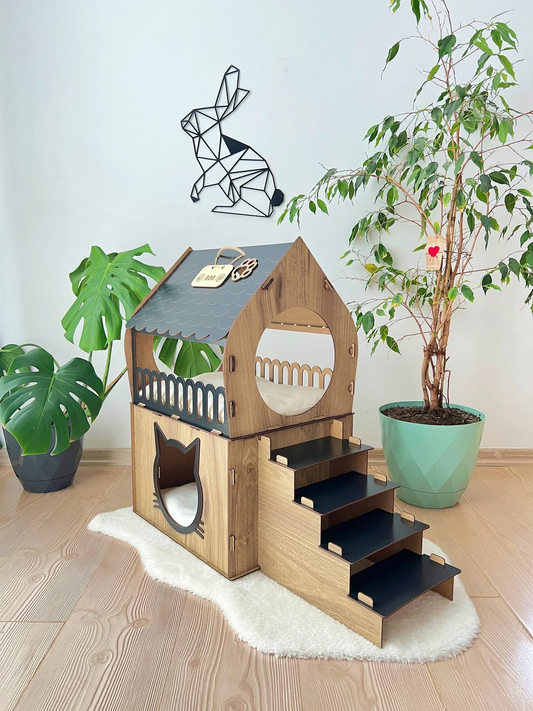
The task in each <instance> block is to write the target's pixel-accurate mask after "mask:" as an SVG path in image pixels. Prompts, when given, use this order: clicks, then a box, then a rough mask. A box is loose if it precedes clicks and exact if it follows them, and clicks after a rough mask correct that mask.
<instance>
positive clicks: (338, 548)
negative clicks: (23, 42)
mask: <svg viewBox="0 0 533 711" xmlns="http://www.w3.org/2000/svg"><path fill="white" fill-rule="evenodd" d="M328 551H331V552H332V553H335V554H336V555H340V556H342V546H338V545H337V544H336V543H332V542H331V541H330V542H329V543H328Z"/></svg>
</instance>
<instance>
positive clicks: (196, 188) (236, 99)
mask: <svg viewBox="0 0 533 711" xmlns="http://www.w3.org/2000/svg"><path fill="white" fill-rule="evenodd" d="M249 93H250V92H249V90H248V89H242V88H241V87H240V70H239V69H237V67H234V66H233V65H231V66H230V67H229V69H228V70H227V71H226V73H225V74H224V77H223V78H222V83H221V85H220V89H219V90H218V95H217V98H216V101H215V105H214V106H206V107H203V108H199V109H193V110H192V111H191V112H190V113H189V114H187V116H185V118H184V119H182V121H181V127H182V129H183V130H184V131H185V133H187V134H188V135H189V136H190V137H191V138H192V142H193V146H194V152H195V155H196V159H197V161H198V163H199V164H200V166H201V168H202V171H203V173H202V175H201V176H200V177H199V178H198V180H197V181H196V182H195V183H194V185H193V187H192V191H191V200H192V201H193V202H198V200H200V194H201V193H202V190H203V189H204V188H208V187H212V186H214V185H218V186H219V187H220V188H221V189H222V191H223V192H224V194H225V195H226V197H227V198H228V200H229V201H230V202H229V204H227V205H217V206H216V207H214V208H213V210H212V211H213V212H224V213H227V214H230V215H247V216H251V217H270V215H272V213H273V212H274V207H276V206H277V205H281V204H282V202H283V200H284V195H283V193H282V192H281V190H279V189H278V188H276V183H275V181H274V176H273V175H272V171H271V170H270V167H269V165H268V163H267V162H266V160H265V159H264V158H263V157H262V156H261V155H259V153H257V151H255V150H254V149H253V148H251V147H250V146H248V145H246V143H242V142H241V141H237V140H236V139H235V138H230V137H229V136H226V135H225V134H224V133H222V121H224V120H225V119H226V118H227V117H228V116H229V115H230V114H232V113H233V112H234V111H235V109H236V108H237V107H238V106H240V104H241V103H242V102H243V101H244V99H245V98H246V97H247V96H248V94H249Z"/></svg>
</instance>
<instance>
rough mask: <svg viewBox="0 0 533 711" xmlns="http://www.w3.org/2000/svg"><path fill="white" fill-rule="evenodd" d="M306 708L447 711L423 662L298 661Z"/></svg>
mask: <svg viewBox="0 0 533 711" xmlns="http://www.w3.org/2000/svg"><path fill="white" fill-rule="evenodd" d="M298 666H299V670H300V679H301V693H302V699H303V703H304V709H305V711H370V710H374V709H386V711H407V709H409V710H411V709H423V710H424V711H444V709H445V706H444V705H443V704H442V702H441V700H440V698H439V695H438V693H437V691H436V690H435V686H434V684H433V682H432V679H431V676H430V675H429V672H428V669H427V667H426V666H425V665H424V664H384V663H378V662H374V663H369V662H359V661H355V662H347V661H346V662H337V661H333V660H323V659H300V660H298Z"/></svg>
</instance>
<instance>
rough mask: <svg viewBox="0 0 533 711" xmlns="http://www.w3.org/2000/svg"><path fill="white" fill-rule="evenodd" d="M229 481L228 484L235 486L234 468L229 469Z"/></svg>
mask: <svg viewBox="0 0 533 711" xmlns="http://www.w3.org/2000/svg"><path fill="white" fill-rule="evenodd" d="M229 483H230V486H235V469H230V470H229Z"/></svg>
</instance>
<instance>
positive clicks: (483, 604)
mask: <svg viewBox="0 0 533 711" xmlns="http://www.w3.org/2000/svg"><path fill="white" fill-rule="evenodd" d="M475 603H476V607H477V610H478V613H479V616H480V618H481V632H480V635H479V639H477V640H476V641H475V642H474V646H473V647H471V649H469V650H468V651H467V652H466V653H465V654H462V655H460V656H459V657H455V658H454V659H446V660H444V661H441V662H435V663H433V664H430V665H428V668H429V673H430V674H431V677H432V678H433V680H434V682H435V685H436V686H437V688H438V690H439V693H440V696H441V698H442V700H443V702H444V704H445V706H446V708H448V709H463V708H464V709H469V710H470V709H472V711H502V710H503V709H506V710H507V709H512V710H513V711H517V710H518V709H522V710H523V711H530V710H531V709H532V708H533V689H532V681H533V679H532V675H533V642H532V640H531V636H530V635H528V633H527V631H526V630H525V629H524V628H523V627H522V625H521V624H520V622H519V621H518V620H517V619H516V617H515V616H514V615H513V614H512V612H511V611H510V610H509V608H508V607H507V605H506V604H505V603H504V601H503V600H501V599H500V598H495V599H492V598H478V599H476V600H475ZM527 670H529V671H527ZM461 704H463V705H461Z"/></svg>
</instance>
